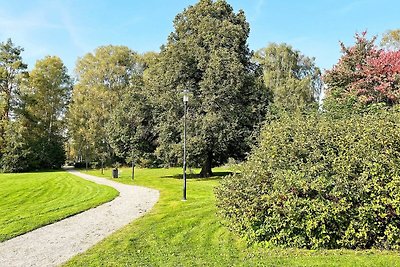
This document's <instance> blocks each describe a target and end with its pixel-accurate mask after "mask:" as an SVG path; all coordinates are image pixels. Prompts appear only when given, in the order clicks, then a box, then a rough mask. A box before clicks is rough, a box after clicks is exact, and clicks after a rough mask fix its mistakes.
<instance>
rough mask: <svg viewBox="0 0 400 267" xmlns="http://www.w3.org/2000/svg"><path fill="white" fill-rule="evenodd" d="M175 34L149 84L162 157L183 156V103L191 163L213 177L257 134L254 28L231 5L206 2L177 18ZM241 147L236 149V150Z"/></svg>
mask: <svg viewBox="0 0 400 267" xmlns="http://www.w3.org/2000/svg"><path fill="white" fill-rule="evenodd" d="M174 27H175V31H174V32H173V33H172V34H171V35H170V37H169V39H168V43H167V44H166V46H165V47H164V49H163V50H162V51H161V53H160V56H159V60H158V62H157V64H154V65H153V66H151V67H150V69H149V71H148V72H147V74H149V75H146V80H145V81H146V85H147V86H148V87H149V89H150V91H151V92H152V94H153V95H157V96H159V97H158V99H156V100H155V101H154V102H155V105H156V109H157V111H156V114H155V115H156V118H157V130H158V133H159V139H158V141H159V147H158V149H157V152H158V156H159V157H160V158H162V159H163V160H164V162H165V163H166V164H171V165H175V164H177V163H178V161H179V159H180V158H181V153H182V152H181V150H182V149H181V146H180V143H181V141H182V136H181V133H182V129H183V125H182V116H183V107H182V100H181V98H180V97H179V95H180V93H181V92H182V91H183V90H184V89H188V90H189V91H190V92H191V93H192V97H191V98H190V100H189V110H188V120H187V121H188V127H187V129H188V159H189V162H190V164H191V165H192V166H193V165H195V166H202V167H203V172H202V174H207V175H209V174H210V173H211V166H215V165H218V164H221V163H223V162H224V161H226V160H227V159H228V157H230V156H235V157H239V158H242V159H243V157H244V153H245V152H246V150H248V145H247V147H246V144H244V143H245V139H246V138H247V137H248V136H249V135H250V133H251V131H252V130H253V129H252V127H253V125H254V122H253V121H251V119H252V118H251V116H252V113H251V112H252V110H251V109H249V108H248V107H249V106H251V104H250V103H251V102H250V96H251V95H253V94H255V93H254V88H255V87H254V84H253V83H252V82H249V80H250V76H251V73H250V65H251V64H250V52H249V49H248V47H247V37H248V34H249V26H248V23H247V22H246V20H245V17H244V15H243V13H242V12H239V13H234V12H233V9H232V7H231V6H230V5H229V4H228V3H227V2H226V1H216V2H214V1H209V0H202V1H199V2H198V3H197V4H196V5H194V6H190V7H188V8H187V9H185V10H184V11H183V12H182V13H180V14H178V15H177V16H176V18H175V21H174ZM234 148H236V151H234V150H235V149H234Z"/></svg>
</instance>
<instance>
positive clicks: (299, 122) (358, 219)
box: [216, 113, 400, 249]
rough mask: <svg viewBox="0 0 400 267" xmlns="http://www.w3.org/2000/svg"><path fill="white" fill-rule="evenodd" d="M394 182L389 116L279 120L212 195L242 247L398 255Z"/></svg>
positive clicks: (399, 151) (396, 155)
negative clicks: (240, 167)
mask: <svg viewBox="0 0 400 267" xmlns="http://www.w3.org/2000/svg"><path fill="white" fill-rule="evenodd" d="M399 174H400V115H398V114H396V113H382V114H378V115H365V116H353V117H351V118H345V119H343V118H342V119H332V118H325V117H317V116H314V117H307V118H305V117H297V118H283V119H281V120H279V121H276V122H272V123H271V124H269V125H267V126H265V128H264V129H263V131H262V135H261V138H260V144H259V147H258V148H256V149H255V150H254V151H253V153H252V155H251V156H250V158H249V160H248V162H247V163H246V164H245V165H244V166H243V170H242V172H241V174H236V175H233V176H230V177H228V178H226V179H224V180H223V182H222V183H221V185H220V186H219V187H218V188H217V189H216V196H217V205H218V207H219V209H220V213H221V215H222V216H223V217H224V218H225V219H226V220H225V221H226V222H227V224H228V226H229V227H230V228H232V229H233V230H235V231H237V232H238V233H240V234H241V235H243V236H245V237H246V238H247V239H248V240H249V241H250V242H262V243H264V244H265V245H269V246H284V247H299V248H373V247H374V248H385V249H399V248H400V175H399Z"/></svg>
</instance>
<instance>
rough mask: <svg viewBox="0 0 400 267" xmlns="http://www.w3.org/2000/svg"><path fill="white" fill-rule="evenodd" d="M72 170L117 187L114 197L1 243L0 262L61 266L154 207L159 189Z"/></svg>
mask: <svg viewBox="0 0 400 267" xmlns="http://www.w3.org/2000/svg"><path fill="white" fill-rule="evenodd" d="M68 172H70V173H72V174H74V175H77V176H79V177H82V178H84V179H86V180H90V181H93V182H95V183H98V184H103V185H107V186H111V187H114V188H115V189H117V190H118V191H119V192H120V195H119V196H118V197H116V198H115V199H114V200H112V201H110V202H108V203H105V204H103V205H101V206H98V207H97V208H93V209H90V210H87V211H85V212H82V213H80V214H77V215H75V216H72V217H69V218H66V219H64V220H62V221H59V222H56V223H53V224H50V225H47V226H44V227H42V228H39V229H36V230H34V231H32V232H29V233H26V234H24V235H21V236H18V237H16V238H13V239H10V240H8V241H5V242H3V243H0V266H1V267H3V266H7V267H11V266H24V267H25V266H41V267H43V266H57V265H60V264H61V263H64V262H66V261H67V260H69V259H70V258H72V257H73V256H75V255H76V254H78V253H82V252H84V251H86V250H87V249H89V248H90V247H92V246H93V245H94V244H96V243H98V242H99V241H101V240H102V239H104V238H105V237H107V236H108V235H110V234H111V233H113V232H115V231H116V230H118V229H119V228H121V227H123V226H124V225H127V224H128V223H130V222H131V221H133V220H134V219H137V218H139V217H141V216H142V215H144V214H145V213H146V212H147V211H148V210H150V209H151V208H152V207H153V205H154V204H155V203H156V202H157V201H158V197H159V192H158V191H157V190H153V189H149V188H145V187H140V186H131V185H125V184H121V183H117V182H113V181H110V180H107V179H104V178H98V177H95V176H92V175H88V174H84V173H80V172H78V171H74V170H68Z"/></svg>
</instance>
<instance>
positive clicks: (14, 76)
mask: <svg viewBox="0 0 400 267" xmlns="http://www.w3.org/2000/svg"><path fill="white" fill-rule="evenodd" d="M22 51H23V48H21V47H19V46H15V45H14V43H13V42H12V41H11V39H8V40H7V41H6V42H2V43H0V149H1V148H2V147H3V142H4V138H5V136H4V135H5V131H6V127H7V126H6V124H7V123H8V121H9V119H10V115H11V114H12V112H13V110H14V107H15V106H16V104H17V103H18V99H19V96H18V93H19V88H20V82H21V78H23V77H24V76H26V74H27V72H26V68H27V65H26V64H24V63H23V61H22V57H21V53H22ZM0 153H1V152H0Z"/></svg>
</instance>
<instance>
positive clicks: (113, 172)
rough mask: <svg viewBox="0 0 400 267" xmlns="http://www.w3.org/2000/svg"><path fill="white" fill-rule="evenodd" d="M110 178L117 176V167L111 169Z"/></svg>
mask: <svg viewBox="0 0 400 267" xmlns="http://www.w3.org/2000/svg"><path fill="white" fill-rule="evenodd" d="M112 178H118V169H117V168H115V169H113V170H112Z"/></svg>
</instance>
